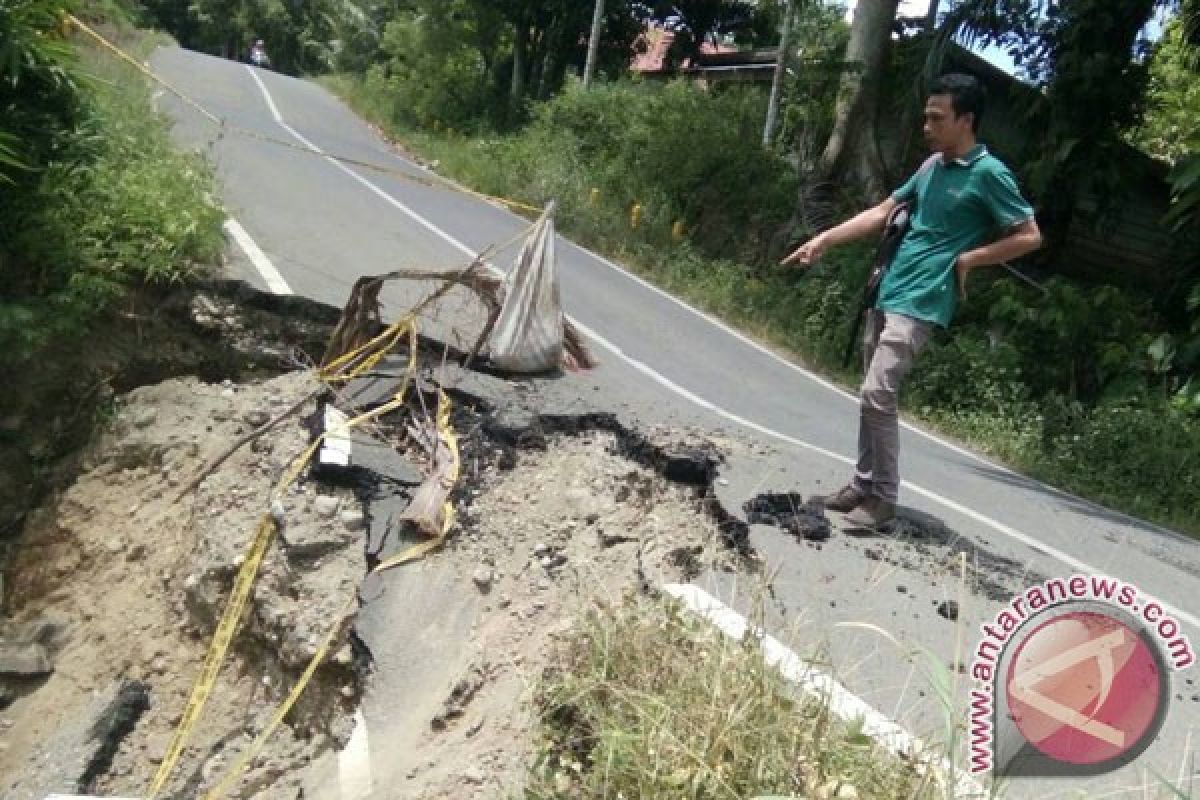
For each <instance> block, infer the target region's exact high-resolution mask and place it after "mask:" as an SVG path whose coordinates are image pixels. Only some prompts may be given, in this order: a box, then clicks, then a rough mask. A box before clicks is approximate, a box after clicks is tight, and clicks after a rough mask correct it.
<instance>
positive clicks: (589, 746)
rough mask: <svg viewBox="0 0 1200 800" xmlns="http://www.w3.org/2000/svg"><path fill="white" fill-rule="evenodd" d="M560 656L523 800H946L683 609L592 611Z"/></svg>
mask: <svg viewBox="0 0 1200 800" xmlns="http://www.w3.org/2000/svg"><path fill="white" fill-rule="evenodd" d="M560 650H561V652H560V653H559V656H558V658H559V661H558V664H557V666H556V667H553V668H551V669H550V670H549V673H548V675H547V676H546V678H545V680H544V681H543V683H542V685H541V686H540V688H539V691H538V694H537V697H536V700H535V703H536V707H537V711H538V714H539V719H540V720H541V730H540V738H539V741H538V742H537V752H536V755H535V760H534V763H533V766H532V770H531V772H532V777H531V779H530V782H529V784H528V786H527V787H526V791H525V794H524V797H525V798H526V800H557V799H558V798H564V799H565V798H574V797H590V798H614V800H615V798H621V797H625V798H635V797H644V798H659V797H691V798H704V799H705V800H745V799H746V798H779V799H780V800H783V798H789V797H813V798H858V797H863V798H866V797H905V798H912V799H913V800H922V799H923V798H937V797H943V796H945V794H944V792H943V789H942V788H941V787H940V786H939V784H938V782H937V779H936V778H935V776H934V772H933V770H929V769H918V768H917V767H916V766H915V765H914V764H913V763H911V762H904V761H902V760H901V759H899V758H897V757H895V756H894V755H892V754H891V753H888V752H886V751H884V750H882V749H881V748H880V747H879V746H878V744H877V743H875V742H874V740H872V739H871V738H870V737H869V736H867V735H865V734H864V733H862V731H861V730H860V729H859V726H857V725H855V724H852V723H846V722H844V721H842V720H840V719H838V718H837V717H836V716H834V715H833V714H832V712H831V711H830V710H829V707H828V704H827V702H825V701H824V700H823V699H822V698H818V697H814V696H809V695H804V694H800V693H799V691H798V690H797V688H796V687H795V686H793V685H790V684H789V683H788V682H787V681H786V680H785V679H784V678H783V677H782V676H781V675H780V674H779V672H778V670H776V669H775V667H773V666H770V665H768V664H767V663H766V662H765V660H764V656H763V652H762V650H761V648H759V647H758V646H757V644H756V643H754V642H753V641H748V642H737V641H733V640H731V639H729V638H728V637H726V636H725V635H724V634H722V633H720V632H719V631H717V630H716V629H715V628H713V627H712V626H711V625H709V624H708V623H707V622H704V621H702V620H700V619H699V618H697V617H693V616H689V615H687V614H685V613H684V612H683V611H681V610H680V609H679V608H678V607H677V606H675V605H672V604H665V603H662V602H660V601H647V600H641V601H639V600H633V599H630V600H626V601H625V602H623V603H621V604H619V605H618V606H616V607H615V608H605V609H603V610H593V611H592V612H590V613H588V614H587V615H585V617H584V618H583V619H582V620H581V622H580V623H579V624H578V625H577V627H576V629H575V630H574V631H573V633H572V634H571V635H570V636H568V637H567V638H566V640H565V641H564V642H563V643H562V644H561V645H560Z"/></svg>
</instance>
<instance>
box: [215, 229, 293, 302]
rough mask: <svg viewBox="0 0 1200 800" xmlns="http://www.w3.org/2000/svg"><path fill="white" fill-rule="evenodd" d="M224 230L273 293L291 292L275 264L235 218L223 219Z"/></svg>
mask: <svg viewBox="0 0 1200 800" xmlns="http://www.w3.org/2000/svg"><path fill="white" fill-rule="evenodd" d="M225 230H226V231H228V233H229V235H230V236H232V237H233V240H234V241H235V242H237V243H238V247H240V248H242V252H243V253H245V254H246V258H248V259H250V263H251V264H253V265H254V268H255V269H257V270H258V273H259V274H260V275H262V277H263V280H265V281H266V282H267V288H269V289H270V290H271V291H272V292H274V293H275V294H291V293H292V289H291V287H290V286H288V285H287V281H285V280H284V279H283V276H282V275H280V274H279V270H277V269H275V265H274V264H272V263H271V259H269V258H267V254H266V253H264V252H263V251H262V250H261V249H260V248H259V246H258V245H257V244H255V242H254V240H253V239H251V238H250V234H248V233H246V229H245V228H243V227H242V226H241V223H239V222H238V221H237V220H236V219H234V218H233V217H230V218H229V219H227V220H225Z"/></svg>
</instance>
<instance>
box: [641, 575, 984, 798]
mask: <svg viewBox="0 0 1200 800" xmlns="http://www.w3.org/2000/svg"><path fill="white" fill-rule="evenodd" d="M662 588H663V591H664V592H666V593H667V594H669V595H671V596H672V597H675V598H677V599H679V600H680V601H682V602H683V604H684V606H686V607H687V608H688V609H689V610H691V611H693V612H695V613H696V614H698V615H699V616H701V617H703V618H704V619H706V620H708V621H709V622H711V623H712V624H713V625H714V626H716V627H717V628H718V629H719V630H720V631H721V632H722V633H724V634H725V635H726V636H728V637H729V638H731V639H734V640H735V641H741V639H742V638H743V637H744V636H746V634H747V632H750V634H751V635H753V636H755V637H756V638H757V639H758V641H759V645H760V647H762V652H763V659H764V660H765V661H766V663H767V665H768V666H773V667H775V668H776V669H778V670H779V672H780V673H781V674H782V675H783V676H784V677H785V678H786V679H787V680H789V681H791V682H792V683H795V684H797V685H799V686H800V688H801V689H802V690H804V691H805V692H807V693H808V694H810V695H813V696H815V697H819V698H821V699H822V700H823V701H825V702H827V703H828V704H829V710H830V711H832V712H833V713H834V714H836V715H837V716H838V717H839V718H841V719H842V720H844V721H846V722H856V721H858V720H861V721H862V731H863V733H865V734H866V735H868V736H870V737H871V738H872V739H874V740H875V741H877V742H879V744H880V745H882V746H883V747H884V748H886V749H887V750H890V751H891V752H893V753H895V754H897V755H898V756H900V757H901V758H909V757H916V758H921V756H922V754H926V753H929V752H930V749H929V747H928V745H926V744H925V743H924V742H922V741H921V740H920V739H918V738H917V737H915V736H913V735H912V734H910V733H909V732H908V731H907V730H905V729H904V728H902V727H901V726H899V725H897V724H896V723H895V722H893V721H892V720H890V719H888V718H887V717H885V716H884V715H883V714H881V713H880V712H879V711H877V710H875V709H874V708H873V707H872V706H870V705H869V704H867V703H866V701H864V700H863V699H862V698H860V697H858V696H857V695H855V694H853V693H852V692H850V691H849V690H847V689H846V687H844V686H842V685H841V684H840V683H838V682H837V681H836V680H834V678H833V677H832V676H831V675H829V674H827V673H825V672H822V671H821V670H819V669H817V668H816V667H815V666H813V665H812V664H810V663H808V662H807V661H804V660H803V659H802V658H800V656H798V655H796V653H795V652H793V651H792V650H791V649H789V648H788V647H787V646H785V645H784V644H783V643H782V642H780V641H779V640H778V639H776V638H775V637H774V636H771V635H769V634H766V633H765V631H762V630H758V629H756V630H751V628H750V625H749V624H748V623H747V622H746V618H745V617H743V616H742V615H741V614H739V613H737V612H736V611H734V610H733V609H731V608H729V607H728V606H726V605H725V604H724V603H722V602H721V601H720V600H718V599H717V598H715V597H713V596H712V595H710V594H709V593H708V592H706V591H704V590H703V589H701V588H700V587H698V586H693V585H691V584H677V583H671V584H667V585H666V586H664V587H662ZM926 758H929V756H926ZM927 763H931V764H932V766H934V767H936V768H937V769H938V770H940V771H941V773H942V775H943V776H946V777H952V778H953V780H954V797H963V798H965V797H986V796H987V792H986V791H985V790H984V788H983V786H981V785H980V784H979V783H978V782H977V781H976V780H975V779H974V778H972V777H971V775H970V774H969V773H968V772H967V771H966V770H961V769H955V768H954V765H953V764H951V763H950V761H949V760H948V759H946V758H936V759H935V758H929V761H928V762H927Z"/></svg>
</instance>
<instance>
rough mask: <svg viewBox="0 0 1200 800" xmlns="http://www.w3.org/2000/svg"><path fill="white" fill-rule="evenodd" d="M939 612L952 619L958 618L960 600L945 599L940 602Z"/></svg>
mask: <svg viewBox="0 0 1200 800" xmlns="http://www.w3.org/2000/svg"><path fill="white" fill-rule="evenodd" d="M937 612H938V614H939V615H940V616H943V617H945V618H946V619H948V620H950V621H952V622H953V621H954V620H956V619H958V601H957V600H945V601H943V602H941V603H939V604H938V607H937Z"/></svg>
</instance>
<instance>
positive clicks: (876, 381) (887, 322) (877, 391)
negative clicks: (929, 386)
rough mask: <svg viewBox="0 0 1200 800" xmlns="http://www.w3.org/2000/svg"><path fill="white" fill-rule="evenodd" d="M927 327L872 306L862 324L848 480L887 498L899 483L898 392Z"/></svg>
mask: <svg viewBox="0 0 1200 800" xmlns="http://www.w3.org/2000/svg"><path fill="white" fill-rule="evenodd" d="M932 332H933V325H932V324H931V323H928V322H923V321H921V320H918V319H913V318H912V317H906V316H904V315H903V314H891V313H885V312H883V311H879V310H878V309H874V308H873V309H871V310H869V311H868V312H867V318H866V320H865V322H864V324H863V383H862V389H861V390H860V392H859V421H858V465H857V467H856V469H855V472H854V482H853V484H852V485H853V486H854V488H856V489H858V490H859V491H861V492H863V493H865V494H868V495H875V496H876V497H879V498H881V499H883V500H886V501H888V502H889V503H895V502H896V496H897V494H898V492H899V489H900V467H899V459H900V420H899V416H898V413H897V409H898V405H899V404H898V402H897V395H898V394H899V391H900V384H901V383H902V382H903V380H904V376H906V375H907V374H908V371H909V370H910V369H912V365H913V362H914V361H916V359H917V355H918V354H919V353H920V352H921V350H922V349H924V347H925V345H926V344H927V343H928V342H929V337H930V335H931V333H932Z"/></svg>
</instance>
